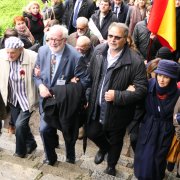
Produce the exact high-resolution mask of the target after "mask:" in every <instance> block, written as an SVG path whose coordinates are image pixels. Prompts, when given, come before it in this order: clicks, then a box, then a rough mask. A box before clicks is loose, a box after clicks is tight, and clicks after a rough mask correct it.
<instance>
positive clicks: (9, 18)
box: [0, 0, 43, 36]
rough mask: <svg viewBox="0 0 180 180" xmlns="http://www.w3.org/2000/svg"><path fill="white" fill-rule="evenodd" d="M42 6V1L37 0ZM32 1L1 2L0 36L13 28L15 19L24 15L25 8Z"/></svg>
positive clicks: (6, 0) (13, 0) (3, 0)
mask: <svg viewBox="0 0 180 180" xmlns="http://www.w3.org/2000/svg"><path fill="white" fill-rule="evenodd" d="M37 1H38V2H39V3H40V4H41V6H43V5H42V2H41V0H37ZM29 2H30V0H12V1H8V0H0V36H2V35H3V33H4V31H5V30H6V29H7V28H10V27H12V26H13V18H14V17H15V16H18V15H22V12H23V8H24V7H25V6H26V5H27V4H28V3H29Z"/></svg>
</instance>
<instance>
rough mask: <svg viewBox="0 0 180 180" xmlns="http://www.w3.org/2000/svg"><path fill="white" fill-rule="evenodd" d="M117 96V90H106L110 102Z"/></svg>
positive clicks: (106, 98)
mask: <svg viewBox="0 0 180 180" xmlns="http://www.w3.org/2000/svg"><path fill="white" fill-rule="evenodd" d="M114 98H115V91H114V90H112V89H110V90H108V91H107V92H105V100H106V101H108V102H111V101H114Z"/></svg>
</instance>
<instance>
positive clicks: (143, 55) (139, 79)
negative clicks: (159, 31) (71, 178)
mask: <svg viewBox="0 0 180 180" xmlns="http://www.w3.org/2000/svg"><path fill="white" fill-rule="evenodd" d="M175 2H176V23H177V26H176V28H177V37H176V39H177V49H176V51H174V52H171V51H170V49H168V48H167V47H163V46H162V44H160V42H159V40H158V37H157V36H156V35H155V34H153V33H152V32H150V31H149V29H148V28H147V24H148V20H149V16H150V15H151V9H152V6H153V2H151V1H148V0H134V1H133V0H130V1H123V0H100V1H96V2H95V1H92V0H76V1H73V0H65V1H64V2H62V1H61V0H51V6H50V7H49V4H48V1H46V0H45V1H43V3H44V8H43V9H42V10H41V9H40V5H39V3H38V2H36V1H32V2H30V3H29V4H28V5H27V6H26V8H24V11H23V12H22V16H16V15H15V16H14V18H13V19H12V22H13V25H14V27H13V28H8V29H7V30H6V31H5V32H4V36H3V37H2V38H1V40H0V48H1V50H0V82H1V83H0V122H1V120H4V119H6V117H7V114H10V118H9V129H8V132H9V133H12V134H15V137H16V148H15V153H14V156H16V157H19V158H26V157H27V154H31V153H32V152H33V151H34V150H35V149H36V148H37V146H38V144H37V143H36V141H35V139H34V136H33V134H32V133H31V129H30V126H29V120H30V118H31V115H32V113H33V111H35V110H37V108H36V105H37V104H39V113H40V125H39V132H40V136H41V139H42V142H43V147H44V154H45V159H44V160H43V163H44V164H47V165H51V166H53V165H54V164H55V163H56V162H57V160H58V158H57V154H56V148H59V147H60V145H59V136H58V133H57V131H58V130H60V131H61V132H62V135H63V139H64V143H65V154H66V162H68V163H71V164H75V163H76V151H75V145H76V141H77V139H78V138H79V139H82V137H83V136H86V137H88V138H89V139H90V140H91V141H92V142H94V143H95V145H96V146H97V147H98V151H97V153H96V155H95V158H94V163H95V164H97V165H98V164H100V163H102V162H103V161H104V159H105V157H106V156H107V158H106V161H107V167H106V169H105V170H104V173H106V174H109V175H112V176H116V173H117V172H116V171H117V170H116V165H117V163H118V160H119V157H120V154H121V151H122V147H123V141H124V136H125V134H126V132H128V134H129V137H130V143H131V146H132V148H133V151H134V174H135V176H136V177H137V178H138V179H139V180H162V179H163V178H164V177H165V170H166V168H167V169H168V170H169V171H172V170H173V168H174V164H175V163H177V167H178V170H177V177H180V170H179V169H180V168H179V167H180V166H179V162H180V155H179V156H177V158H176V159H175V161H173V162H171V161H168V158H167V156H169V152H170V148H171V146H172V142H173V140H174V138H176V140H177V142H179V139H180V138H179V137H180V135H179V134H180V108H179V107H180V104H179V95H180V90H179V88H180V86H179V84H178V81H179V80H180V66H179V62H178V61H179V59H180V45H179V42H180V36H179V32H180V31H179V27H180V14H179V13H180V0H175ZM167 23H168V22H167ZM174 109H175V110H174ZM1 128H2V123H0V129H1ZM179 143H180V142H179ZM87 148H88V147H87ZM176 152H177V154H178V153H180V145H179V146H178V149H176Z"/></svg>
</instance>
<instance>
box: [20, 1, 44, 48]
mask: <svg viewBox="0 0 180 180" xmlns="http://www.w3.org/2000/svg"><path fill="white" fill-rule="evenodd" d="M23 16H24V17H25V18H26V24H27V27H28V28H29V30H30V32H31V33H32V35H33V36H34V39H35V41H36V42H39V43H40V44H41V45H42V43H43V36H44V24H43V18H42V15H41V14H40V5H39V3H38V2H36V1H32V2H30V3H29V4H28V5H27V7H26V9H25V11H24V12H23Z"/></svg>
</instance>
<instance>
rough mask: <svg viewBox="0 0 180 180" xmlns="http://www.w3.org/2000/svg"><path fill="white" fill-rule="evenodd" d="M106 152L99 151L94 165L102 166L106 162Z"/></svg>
mask: <svg viewBox="0 0 180 180" xmlns="http://www.w3.org/2000/svg"><path fill="white" fill-rule="evenodd" d="M105 154H106V153H105V152H103V151H101V150H99V151H98V152H97V153H96V156H95V158H94V163H95V164H100V163H102V162H103V161H104V156H105Z"/></svg>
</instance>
